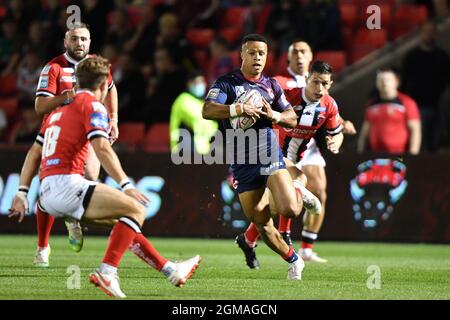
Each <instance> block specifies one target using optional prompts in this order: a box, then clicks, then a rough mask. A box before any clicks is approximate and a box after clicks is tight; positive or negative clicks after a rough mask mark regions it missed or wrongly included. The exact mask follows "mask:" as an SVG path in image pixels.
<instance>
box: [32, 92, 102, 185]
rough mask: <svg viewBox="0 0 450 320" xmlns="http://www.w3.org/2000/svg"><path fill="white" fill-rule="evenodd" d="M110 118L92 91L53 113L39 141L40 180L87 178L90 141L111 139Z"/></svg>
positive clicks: (39, 136) (43, 126) (82, 94)
mask: <svg viewBox="0 0 450 320" xmlns="http://www.w3.org/2000/svg"><path fill="white" fill-rule="evenodd" d="M108 128H109V119H108V113H107V111H106V108H105V106H104V105H103V104H102V103H100V102H99V101H97V99H96V98H95V96H94V95H93V93H92V92H90V91H88V90H79V91H77V94H76V95H75V98H74V100H73V101H72V102H71V103H69V104H68V105H65V106H63V107H61V108H58V109H56V110H54V111H53V112H52V113H50V114H49V116H48V117H47V119H46V120H45V122H44V123H43V125H42V127H41V131H40V132H39V135H38V137H37V138H36V142H37V143H39V144H41V145H42V146H43V147H42V162H41V171H40V174H39V178H40V179H41V180H42V179H44V178H45V177H47V176H52V175H61V174H79V175H81V176H84V167H85V162H86V158H87V154H88V148H89V143H88V142H89V140H92V139H94V138H97V137H103V138H106V139H108V138H109V135H108Z"/></svg>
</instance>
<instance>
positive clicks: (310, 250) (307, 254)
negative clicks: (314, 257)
mask: <svg viewBox="0 0 450 320" xmlns="http://www.w3.org/2000/svg"><path fill="white" fill-rule="evenodd" d="M301 250H302V253H303V255H305V256H309V255H311V254H312V249H311V248H303V249H301Z"/></svg>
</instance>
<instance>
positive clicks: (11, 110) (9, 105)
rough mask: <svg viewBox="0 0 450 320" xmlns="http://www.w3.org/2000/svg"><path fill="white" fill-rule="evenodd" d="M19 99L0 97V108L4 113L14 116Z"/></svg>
mask: <svg viewBox="0 0 450 320" xmlns="http://www.w3.org/2000/svg"><path fill="white" fill-rule="evenodd" d="M18 105H19V100H18V98H17V97H11V98H0V109H2V110H3V111H4V112H5V115H6V116H7V117H8V118H9V119H11V118H14V116H15V115H16V112H17V107H18Z"/></svg>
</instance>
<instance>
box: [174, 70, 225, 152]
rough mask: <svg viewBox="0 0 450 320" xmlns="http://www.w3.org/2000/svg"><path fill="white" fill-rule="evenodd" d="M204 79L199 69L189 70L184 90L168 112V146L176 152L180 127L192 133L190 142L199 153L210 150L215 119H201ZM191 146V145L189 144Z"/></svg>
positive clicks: (215, 127)
mask: <svg viewBox="0 0 450 320" xmlns="http://www.w3.org/2000/svg"><path fill="white" fill-rule="evenodd" d="M206 86H207V85H206V79H205V77H204V76H203V75H202V74H201V72H199V71H196V70H194V71H191V72H190V73H189V75H188V77H187V82H186V88H185V90H184V91H183V92H182V93H181V94H180V95H179V96H178V97H177V98H176V99H175V101H174V103H173V105H172V109H171V113H170V148H171V150H172V152H174V151H175V152H176V146H177V144H178V141H179V138H180V132H179V130H180V128H186V129H188V130H189V131H190V132H191V133H192V134H193V135H191V137H193V140H192V143H193V146H194V148H195V151H196V152H197V153H199V154H207V153H209V151H210V141H211V138H212V137H213V136H214V135H215V134H216V132H217V129H218V127H219V126H218V124H217V122H216V121H212V120H206V119H203V116H202V109H203V98H204V96H205V93H206ZM191 147H192V146H191Z"/></svg>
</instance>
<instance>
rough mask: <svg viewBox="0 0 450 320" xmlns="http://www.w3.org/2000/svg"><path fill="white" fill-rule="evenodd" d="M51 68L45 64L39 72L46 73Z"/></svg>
mask: <svg viewBox="0 0 450 320" xmlns="http://www.w3.org/2000/svg"><path fill="white" fill-rule="evenodd" d="M51 68H52V66H45V67H44V68H42V71H41V74H42V75H44V74H48V73H49V72H50V69H51Z"/></svg>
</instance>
